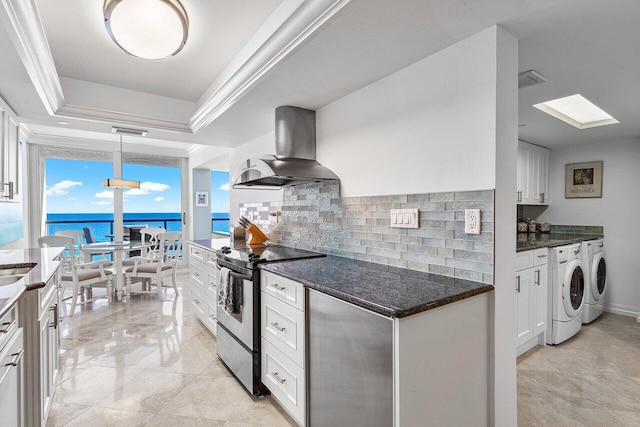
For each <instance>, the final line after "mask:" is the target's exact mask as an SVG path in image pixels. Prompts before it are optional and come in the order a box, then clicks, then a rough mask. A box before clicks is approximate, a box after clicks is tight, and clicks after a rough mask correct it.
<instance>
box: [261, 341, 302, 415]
mask: <svg viewBox="0 0 640 427" xmlns="http://www.w3.org/2000/svg"><path fill="white" fill-rule="evenodd" d="M262 383H263V384H264V385H265V386H267V388H268V389H269V390H270V391H271V394H272V395H273V397H274V398H275V399H276V400H277V401H278V402H279V403H280V405H282V407H283V408H284V409H285V410H286V411H287V412H288V413H289V414H290V415H291V416H292V417H293V418H294V419H295V420H296V421H297V422H298V424H300V425H304V424H305V418H306V417H305V377H304V371H303V370H302V368H301V367H300V366H298V365H296V364H295V363H293V361H292V360H291V359H289V358H288V357H287V356H285V355H284V354H283V353H282V352H280V351H279V350H278V349H276V348H275V347H274V346H273V345H272V344H271V343H269V342H268V341H267V340H265V339H264V338H263V339H262Z"/></svg>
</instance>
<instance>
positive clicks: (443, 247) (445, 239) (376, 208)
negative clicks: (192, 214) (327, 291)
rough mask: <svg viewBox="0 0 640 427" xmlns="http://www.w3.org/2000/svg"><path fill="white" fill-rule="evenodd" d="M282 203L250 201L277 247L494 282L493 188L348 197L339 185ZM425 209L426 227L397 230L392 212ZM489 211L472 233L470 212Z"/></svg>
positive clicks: (247, 212) (300, 192) (244, 208)
mask: <svg viewBox="0 0 640 427" xmlns="http://www.w3.org/2000/svg"><path fill="white" fill-rule="evenodd" d="M283 193H284V196H283V200H282V201H278V202H262V203H245V204H241V205H240V215H242V216H246V217H247V218H249V219H250V220H251V221H253V222H254V223H256V224H257V225H258V226H260V227H261V228H262V229H263V230H264V231H265V232H267V233H268V235H269V238H270V241H271V243H272V244H279V245H284V246H290V247H296V248H300V249H307V250H312V251H318V252H323V253H327V254H331V255H337V256H342V257H346V258H355V259H359V260H364V261H370V262H375V263H379V264H385V265H391V266H396V267H404V268H410V269H413V270H420V271H425V272H430V273H434V274H440V275H445V276H452V277H458V278H463V279H470V280H475V281H479V282H483V283H492V282H493V216H494V215H493V205H494V202H493V190H481V191H463V192H446V193H428V194H400V195H392V196H371V197H368V196H367V197H340V195H339V184H338V183H337V182H334V181H329V182H325V183H313V184H305V185H298V186H295V187H286V188H285V189H284V192H283ZM410 208H417V209H419V211H420V213H419V216H420V227H419V228H416V229H410V228H391V227H390V210H391V209H410ZM465 209H480V210H481V222H482V224H481V233H480V234H479V235H471V234H465V232H464V210H465Z"/></svg>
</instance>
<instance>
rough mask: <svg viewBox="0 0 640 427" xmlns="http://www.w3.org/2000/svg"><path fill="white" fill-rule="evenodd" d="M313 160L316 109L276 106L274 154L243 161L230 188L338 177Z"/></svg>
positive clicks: (275, 184) (306, 181) (266, 185)
mask: <svg viewBox="0 0 640 427" xmlns="http://www.w3.org/2000/svg"><path fill="white" fill-rule="evenodd" d="M338 179H339V178H338V176H337V175H336V174H334V173H333V172H331V171H330V170H329V169H327V168H325V167H324V166H322V165H321V164H320V163H318V162H317V161H316V112H315V111H312V110H306V109H304V108H299V107H291V106H282V107H278V108H276V154H275V155H269V156H264V157H262V158H259V159H248V160H246V161H245V162H243V163H242V164H241V165H240V167H239V168H238V169H237V170H236V172H235V174H234V176H233V181H232V182H233V188H252V189H259V188H279V187H284V186H288V185H297V184H307V183H310V182H320V181H329V180H338Z"/></svg>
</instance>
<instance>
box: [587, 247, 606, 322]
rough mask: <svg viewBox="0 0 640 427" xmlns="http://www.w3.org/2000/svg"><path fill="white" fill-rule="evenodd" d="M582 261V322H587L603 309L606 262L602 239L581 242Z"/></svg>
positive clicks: (596, 316) (598, 314) (591, 320)
mask: <svg viewBox="0 0 640 427" xmlns="http://www.w3.org/2000/svg"><path fill="white" fill-rule="evenodd" d="M582 262H583V263H584V268H585V275H586V284H585V290H584V294H585V295H584V313H583V315H582V323H583V324H587V323H591V322H593V321H594V320H596V319H597V318H598V316H600V315H601V314H602V312H603V311H604V295H605V292H606V290H607V264H606V261H605V255H604V240H603V239H598V240H589V241H586V242H582Z"/></svg>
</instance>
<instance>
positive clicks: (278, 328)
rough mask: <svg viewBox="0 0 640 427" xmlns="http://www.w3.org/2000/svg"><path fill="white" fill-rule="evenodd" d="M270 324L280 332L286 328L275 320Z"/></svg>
mask: <svg viewBox="0 0 640 427" xmlns="http://www.w3.org/2000/svg"><path fill="white" fill-rule="evenodd" d="M271 326H273V327H274V328H276V329H277V330H279V331H280V332H284V331H286V330H287V328H285V327H283V326H280V325H278V323H277V322H276V323H274V322H271Z"/></svg>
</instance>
